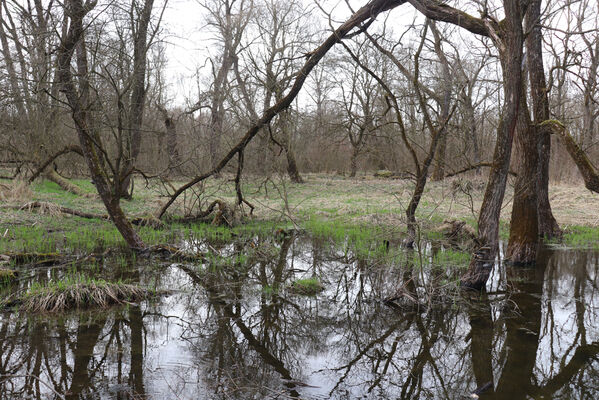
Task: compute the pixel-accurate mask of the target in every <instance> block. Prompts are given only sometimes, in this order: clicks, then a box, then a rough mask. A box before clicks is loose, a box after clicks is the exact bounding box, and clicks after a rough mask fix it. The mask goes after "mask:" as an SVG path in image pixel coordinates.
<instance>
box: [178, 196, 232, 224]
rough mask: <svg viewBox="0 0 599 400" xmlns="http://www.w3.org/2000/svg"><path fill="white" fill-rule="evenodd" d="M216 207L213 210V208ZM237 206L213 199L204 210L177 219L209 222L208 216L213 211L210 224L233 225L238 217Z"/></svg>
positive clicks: (187, 221)
mask: <svg viewBox="0 0 599 400" xmlns="http://www.w3.org/2000/svg"><path fill="white" fill-rule="evenodd" d="M217 207H218V209H217V210H216V211H215V209H216V208H217ZM238 209H239V207H235V206H231V205H230V204H228V203H227V202H226V201H224V200H220V199H217V200H214V201H213V202H212V203H210V205H209V206H208V208H206V210H204V211H200V212H199V213H197V214H196V215H192V216H187V217H183V218H182V219H180V220H179V221H181V222H186V223H189V222H209V221H210V218H208V217H209V216H210V215H211V214H212V213H214V217H213V218H212V219H211V220H212V222H211V224H212V225H214V226H228V227H229V228H231V227H233V226H234V225H235V224H236V223H237V222H238V219H239V215H238V214H239V213H238Z"/></svg>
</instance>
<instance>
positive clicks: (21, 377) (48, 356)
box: [0, 275, 145, 399]
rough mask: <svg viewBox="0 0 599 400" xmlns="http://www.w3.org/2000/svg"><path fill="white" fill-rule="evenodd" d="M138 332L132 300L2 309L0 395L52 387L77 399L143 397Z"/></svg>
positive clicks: (39, 392)
mask: <svg viewBox="0 0 599 400" xmlns="http://www.w3.org/2000/svg"><path fill="white" fill-rule="evenodd" d="M36 278H38V277H36ZM45 278H46V279H47V275H46V276H45ZM137 279H139V276H137ZM38 281H39V279H38ZM144 335H145V332H144V326H143V312H142V310H141V308H140V307H139V306H137V305H131V306H129V307H119V308H114V309H112V310H111V311H110V312H108V313H107V312H104V311H100V312H93V311H90V312H79V313H77V314H75V313H67V314H60V315H56V316H54V315H51V316H44V315H42V316H35V315H32V316H27V315H19V314H18V313H4V314H2V315H0V399H4V398H6V399H16V398H48V396H50V398H53V396H54V395H55V394H56V393H58V394H61V395H64V398H66V399H80V398H92V397H94V396H97V394H98V393H99V392H105V391H108V392H112V395H116V396H117V398H133V397H135V398H144V396H145V390H144V376H143V371H144V358H143V355H144V349H143V348H144V345H145V341H144ZM127 350H128V351H129V354H128V357H127Z"/></svg>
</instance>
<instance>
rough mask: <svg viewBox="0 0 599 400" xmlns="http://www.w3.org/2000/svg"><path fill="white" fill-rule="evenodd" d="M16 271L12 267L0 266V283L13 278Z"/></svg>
mask: <svg viewBox="0 0 599 400" xmlns="http://www.w3.org/2000/svg"><path fill="white" fill-rule="evenodd" d="M16 277H17V273H16V272H15V271H13V270H12V269H7V268H0V285H2V284H7V283H10V282H12V281H13V280H15V279H16Z"/></svg>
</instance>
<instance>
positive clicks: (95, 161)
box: [57, 0, 145, 248]
mask: <svg viewBox="0 0 599 400" xmlns="http://www.w3.org/2000/svg"><path fill="white" fill-rule="evenodd" d="M70 8H71V12H70V19H71V21H70V25H69V28H68V31H67V32H66V33H65V36H64V37H62V38H61V46H60V47H59V48H58V72H57V77H58V82H59V84H60V85H61V87H62V89H61V90H62V92H63V93H64V94H65V96H66V98H67V102H68V104H69V106H70V108H71V115H72V117H73V122H74V123H75V128H76V130H77V136H78V138H79V143H80V145H81V150H82V151H83V156H84V158H85V161H86V163H87V167H88V169H89V172H90V174H91V177H92V180H93V182H94V185H95V186H96V189H97V190H98V194H99V195H100V198H101V199H102V202H103V203H104V206H105V207H106V210H107V211H108V215H109V216H110V219H111V220H112V221H113V223H114V224H115V226H116V227H117V229H118V230H119V232H120V233H121V235H122V236H123V238H124V239H125V241H126V242H127V244H128V245H129V247H131V248H144V247H145V244H144V243H143V241H142V240H141V238H140V237H139V235H138V234H137V232H135V230H134V229H133V226H132V225H131V223H130V222H129V220H128V219H127V217H126V216H125V213H123V210H122V209H121V206H120V204H119V196H116V195H115V194H114V193H113V191H112V190H111V187H110V182H109V178H108V175H107V172H106V170H105V168H104V162H103V159H102V157H103V150H104V149H103V148H102V140H101V138H100V135H99V134H98V133H97V132H96V131H94V130H93V129H92V128H91V127H92V126H93V125H94V124H93V123H92V122H93V121H92V120H91V116H90V114H89V113H88V110H89V109H90V108H91V107H90V104H91V102H90V85H89V81H88V71H89V69H88V61H87V48H86V46H85V37H84V29H83V18H84V17H85V15H86V14H87V10H86V8H84V6H83V3H82V0H71V1H70ZM65 18H68V17H67V16H65ZM75 50H76V54H77V57H76V65H77V78H78V79H77V83H78V88H77V86H75V81H74V79H73V75H72V73H71V60H72V58H73V54H74V53H75Z"/></svg>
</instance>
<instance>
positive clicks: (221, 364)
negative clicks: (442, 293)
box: [0, 240, 599, 399]
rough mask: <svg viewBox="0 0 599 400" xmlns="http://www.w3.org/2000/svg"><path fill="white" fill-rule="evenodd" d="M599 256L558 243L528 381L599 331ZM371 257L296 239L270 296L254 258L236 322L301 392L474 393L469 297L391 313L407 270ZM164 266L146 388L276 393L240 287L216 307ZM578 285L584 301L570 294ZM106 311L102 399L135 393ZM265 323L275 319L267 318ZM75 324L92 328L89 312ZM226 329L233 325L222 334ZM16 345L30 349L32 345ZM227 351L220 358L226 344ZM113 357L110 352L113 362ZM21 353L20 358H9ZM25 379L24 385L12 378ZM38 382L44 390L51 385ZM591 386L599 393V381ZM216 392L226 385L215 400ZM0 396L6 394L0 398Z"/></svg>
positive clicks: (155, 392) (71, 323)
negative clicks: (230, 310) (317, 283)
mask: <svg viewBox="0 0 599 400" xmlns="http://www.w3.org/2000/svg"><path fill="white" fill-rule="evenodd" d="M277 246H280V245H277ZM221 250H222V251H223V252H229V251H230V250H231V248H230V247H227V246H224V247H222V248H221ZM429 251H430V249H429ZM585 257H586V259H585ZM277 259H278V255H276V254H274V253H273V259H272V260H271V262H269V263H266V264H264V267H265V270H264V271H265V272H266V276H267V279H268V284H269V285H272V283H273V282H272V279H273V277H274V274H273V271H274V263H276V260H277ZM427 259H428V257H427ZM598 259H599V256H598V255H597V254H593V253H587V254H585V253H582V252H560V251H556V252H554V253H553V254H552V257H551V258H550V260H549V262H548V264H547V266H546V268H545V278H544V279H545V282H544V290H543V294H542V297H541V308H540V311H541V313H542V314H541V328H540V332H539V335H538V337H539V347H538V350H536V355H535V354H533V356H534V357H536V365H535V369H534V372H533V373H534V378H530V377H523V379H532V381H534V382H537V385H538V386H543V385H544V384H545V383H546V382H548V381H549V380H550V379H551V378H552V377H554V376H556V375H557V374H558V373H560V371H561V370H562V368H563V365H564V364H567V363H568V362H569V361H570V360H571V358H572V357H573V354H574V352H575V351H576V348H577V347H578V346H579V345H580V344H581V343H591V342H594V341H597V340H598V338H599V337H598V334H599V331H598V329H599V328H597V315H596V309H597V306H598V304H597V300H596V299H595V290H594V285H595V282H596V278H597V274H596V271H597V268H598ZM372 264H373V263H370V262H368V261H365V262H360V261H359V260H357V259H356V258H355V257H354V256H353V255H352V254H351V252H346V251H335V250H332V249H330V248H328V246H321V247H319V250H318V251H317V252H313V251H312V244H311V242H309V241H303V240H300V241H297V242H295V244H293V245H292V246H291V247H290V249H289V253H288V256H287V264H286V268H285V270H284V271H283V277H284V282H282V284H281V288H282V289H281V292H280V297H277V296H272V295H265V294H264V292H263V291H262V290H263V289H262V283H261V282H260V279H262V278H260V276H261V275H260V273H259V266H255V267H254V268H253V269H251V270H250V271H248V272H247V273H246V274H245V276H246V277H247V278H246V279H245V280H244V282H243V284H242V286H241V287H240V293H241V299H240V304H241V310H240V315H241V317H240V321H241V322H242V323H243V324H244V326H246V327H247V328H249V330H250V331H251V332H252V335H253V336H254V337H255V339H256V340H257V341H258V342H259V343H260V345H261V346H263V351H266V352H267V353H268V354H270V355H271V356H272V357H274V358H275V359H276V360H277V362H279V363H280V364H281V365H283V367H284V368H285V369H286V370H288V371H289V373H290V375H291V377H292V380H293V381H297V382H299V386H297V387H296V388H295V389H296V390H297V391H298V392H300V393H301V394H302V395H303V396H304V398H329V396H330V397H331V398H340V399H341V398H357V397H360V396H365V397H366V398H400V397H401V396H402V395H405V396H408V393H409V392H407V393H406V392H404V391H405V390H406V386H405V385H406V383H407V382H409V381H410V379H413V378H414V377H419V380H418V381H415V383H414V385H413V386H412V388H413V389H414V390H416V392H414V393H411V395H412V396H415V397H418V396H419V397H420V398H435V399H439V398H448V399H453V398H458V397H460V396H461V395H463V394H468V393H470V392H471V391H472V390H474V389H475V388H476V386H477V383H476V382H475V380H474V375H473V371H472V349H471V347H470V345H471V343H472V338H471V337H470V332H471V329H472V327H471V323H470V317H469V315H468V313H467V312H465V311H466V309H465V308H466V306H465V305H461V306H452V305H451V304H449V305H443V306H440V307H439V308H438V309H435V310H433V311H429V312H422V311H420V312H417V313H410V312H408V310H391V309H390V308H388V307H386V306H384V305H383V304H381V301H380V300H381V299H382V298H383V297H384V296H386V295H388V294H389V293H390V287H392V288H397V287H398V286H400V284H401V279H402V277H403V269H402V266H401V265H400V263H394V262H391V263H389V265H383V266H377V267H372ZM191 268H195V269H196V270H200V269H202V268H204V267H202V266H199V267H194V266H191ZM504 268H505V267H504V266H501V267H499V268H498V274H500V275H501V274H503V275H504V276H505V271H504V272H501V270H502V269H504ZM164 271H165V272H164V273H160V276H159V277H156V276H154V277H152V276H151V273H150V272H148V275H142V276H144V278H143V279H142V283H144V284H151V282H153V281H157V282H159V286H161V287H165V288H168V289H173V290H174V291H173V293H172V294H171V295H170V296H168V297H163V298H161V299H160V300H159V301H158V302H150V303H149V304H145V305H144V306H143V307H142V313H143V314H144V317H143V321H144V329H145V331H144V333H143V335H142V337H143V340H144V354H143V374H144V376H143V382H144V386H145V389H146V394H147V395H148V396H149V397H150V398H157V399H161V398H167V397H169V396H173V397H172V398H176V397H179V398H200V399H211V398H226V397H227V396H229V397H232V398H251V397H253V396H254V397H255V396H258V397H260V396H262V397H268V396H273V397H274V394H276V393H279V394H280V393H281V391H283V392H284V390H285V387H284V386H282V384H283V382H282V380H281V376H280V375H279V373H278V372H277V371H276V369H275V367H273V364H268V363H267V362H266V360H265V358H264V357H265V356H264V354H263V353H261V352H260V351H259V350H257V349H255V348H253V347H252V346H253V345H250V343H249V342H248V340H247V338H246V337H244V334H243V332H242V331H241V330H240V329H239V327H238V326H236V324H235V321H234V320H232V319H230V318H228V317H227V316H226V315H225V314H223V311H222V304H225V303H226V302H231V301H232V300H233V297H234V296H235V295H234V291H232V290H233V289H231V288H229V287H226V286H222V285H221V286H217V287H219V288H220V289H222V293H220V292H219V293H220V294H219V296H220V295H222V296H221V297H219V300H218V301H220V302H221V303H222V304H221V305H220V306H219V304H220V303H211V302H210V301H209V296H208V293H207V292H206V290H205V289H204V288H203V286H202V285H197V284H195V285H194V284H193V283H192V280H191V279H190V278H189V277H188V276H187V274H186V273H185V272H183V271H182V270H181V269H179V268H178V267H177V265H176V264H174V265H171V266H165V269H164ZM232 271H234V270H232ZM423 271H424V274H423V275H422V276H424V279H425V282H429V281H430V279H431V278H430V271H429V269H428V267H426V266H425V268H424V270H423ZM231 273H233V272H231ZM313 275H316V276H323V279H322V280H323V282H324V283H325V284H326V290H325V291H324V292H323V293H322V294H321V295H319V296H317V297H303V296H298V295H293V294H291V293H289V292H288V291H287V290H286V289H285V287H286V286H287V285H289V284H290V283H291V282H293V281H294V280H295V279H299V278H306V277H311V276H313ZM198 276H202V275H198ZM412 276H413V277H414V276H416V278H418V277H419V276H421V275H419V274H416V275H412ZM224 282H225V281H223V283H224ZM502 285H503V283H502ZM577 285H578V287H579V288H580V289H579V290H580V291H581V293H580V296H581V298H582V303H577V302H576V301H575V299H574V298H573V296H574V293H575V288H576V287H577ZM220 289H219V290H220ZM277 301H278V303H276V302H277ZM509 305H510V300H509V296H507V297H506V296H505V295H503V297H502V296H501V295H494V296H493V301H492V303H491V304H490V311H489V315H490V316H492V320H493V330H492V335H493V337H492V344H491V346H492V349H489V351H491V352H492V358H493V370H492V371H491V372H492V374H493V376H494V377H495V384H497V382H498V381H499V379H500V377H501V376H502V374H503V373H504V372H505V368H508V366H507V365H505V362H506V354H509V352H510V351H511V350H510V349H508V348H506V335H508V334H509V333H508V330H507V329H506V325H505V321H504V320H505V318H506V317H508V318H512V319H513V316H510V314H507V313H508V311H506V307H508V306H509ZM577 305H578V308H577ZM581 305H583V306H584V307H581ZM219 307H220V308H219ZM577 312H580V313H583V319H582V326H583V327H584V329H585V330H586V332H585V333H584V336H581V335H580V333H581V332H580V328H579V327H580V326H581V325H580V324H577V323H578V322H580V321H578V320H577ZM108 313H109V318H108V321H107V323H106V324H105V326H104V329H103V331H102V333H101V334H100V335H99V338H100V339H99V341H98V344H96V346H95V347H94V359H93V361H92V362H91V363H90V364H89V366H88V367H89V368H91V369H94V368H99V370H98V371H99V372H97V373H96V374H95V377H94V379H93V383H92V386H93V387H95V389H94V391H95V392H96V393H97V394H98V396H99V397H100V398H107V399H108V398H114V397H115V394H116V393H117V392H119V391H123V390H126V389H127V386H128V380H127V377H128V374H129V364H130V362H131V360H130V348H129V343H130V340H131V337H130V334H131V333H130V330H129V328H128V327H127V326H128V325H127V323H126V320H127V318H129V317H128V313H127V311H126V310H123V309H122V308H117V309H112V310H110V311H108ZM119 316H120V317H119ZM119 318H120V319H123V318H124V320H125V322H124V323H123V324H124V325H123V327H122V328H121V329H120V331H119V332H120V340H121V341H122V343H123V350H122V353H119V350H118V347H117V346H116V345H115V342H114V338H111V331H110V328H111V327H112V326H113V325H114V323H115V320H117V319H119ZM267 318H270V320H269V321H270V322H269V323H268V324H269V325H268V327H267V326H266V325H265V323H266V322H265V320H266V319H267ZM67 320H68V325H67V326H68V329H67V330H68V332H69V335H70V337H71V340H75V334H76V332H77V330H78V329H79V328H80V326H79V327H78V325H77V321H78V319H77V318H76V317H74V316H73V317H69V318H67ZM0 322H1V320H0ZM79 323H80V324H82V323H85V319H84V318H82V319H81V320H79ZM521 324H522V328H527V329H528V328H530V325H529V324H528V321H523V322H521ZM49 326H50V328H49V332H50V333H51V335H52V337H53V338H57V337H58V335H57V334H55V333H52V328H51V327H52V324H51V323H50V324H49ZM223 326H225V327H227V329H225V331H224V332H221V333H220V334H217V330H218V329H219V327H221V328H222V327H223ZM531 334H534V332H532V333H531ZM223 335H233V336H231V337H225V336H223ZM577 335H578V336H577ZM51 342H52V344H51V347H52V349H53V351H52V353H51V359H50V362H49V364H48V365H50V366H57V365H58V361H59V360H58V359H54V358H52V357H57V356H58V353H57V352H56V350H54V349H55V348H58V345H59V341H58V340H56V339H52V341H51ZM76 344H77V343H75V344H74V345H76ZM20 345H21V346H24V347H23V349H26V346H27V341H24V342H22V343H21V344H20ZM219 346H220V347H219ZM69 348H70V350H68V352H67V362H68V364H69V365H71V366H72V365H74V362H75V359H74V354H73V347H69V346H68V345H67V349H69ZM219 348H220V349H221V350H222V352H223V353H219V351H218V349H219ZM106 350H108V351H106ZM532 351H535V350H534V349H532ZM104 354H107V356H106V358H105V359H104ZM428 354H430V357H429V355H428ZM17 359H18V354H16V353H15V356H14V362H16V360H17ZM119 359H121V361H122V362H121V363H120V367H119ZM419 362H422V365H423V367H422V369H421V370H418V368H417V367H418V365H419ZM3 365H11V362H6V360H3ZM596 367H597V365H596V363H595V362H594V363H593V364H591V365H590V366H588V365H587V364H584V365H582V366H581V368H582V369H584V372H582V373H578V372H577V375H576V376H578V378H577V379H581V378H580V377H583V378H582V379H583V380H582V384H583V385H585V384H587V383H585V382H587V381H588V382H592V379H591V378H592V376H593V374H594V373H595V372H594V369H595V368H596ZM510 368H514V366H513V365H512V366H510ZM516 368H517V366H516ZM54 370H58V367H52V373H56V372H55V371H54ZM42 371H43V373H42V374H40V377H41V378H42V379H44V380H45V381H48V382H51V381H52V373H48V370H45V369H44V367H42ZM119 376H121V378H119ZM240 379H247V381H240ZM19 382H20V383H21V384H22V382H23V381H22V380H20V381H19V380H15V381H13V383H19ZM119 382H120V383H119ZM236 385H241V386H244V385H245V386H244V387H245V389H244V390H241V391H235V390H236ZM576 385H579V383H577V384H576ZM576 385H575V384H573V383H570V384H569V386H568V387H566V388H565V389H561V392H562V393H564V395H563V396H566V398H567V397H568V396H570V395H573V396H576V393H578V392H577V390H578V389H577V386H576ZM588 385H589V386H593V385H591V384H590V383H588ZM17 386H18V384H17ZM237 389H239V388H238V387H237ZM40 390H41V391H42V392H43V393H48V391H47V390H46V389H45V388H44V387H43V386H42V387H40ZM589 390H591V393H595V394H596V393H599V392H597V390H598V389H597V388H590V389H589ZM593 390H594V391H593ZM215 391H217V392H218V393H219V394H218V395H215V394H214V393H215ZM87 393H88V394H89V393H90V392H87ZM253 393H259V395H258V394H253ZM558 393H559V392H558ZM566 393H570V394H566ZM563 396H562V397H563ZM0 398H6V397H3V396H2V395H0Z"/></svg>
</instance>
